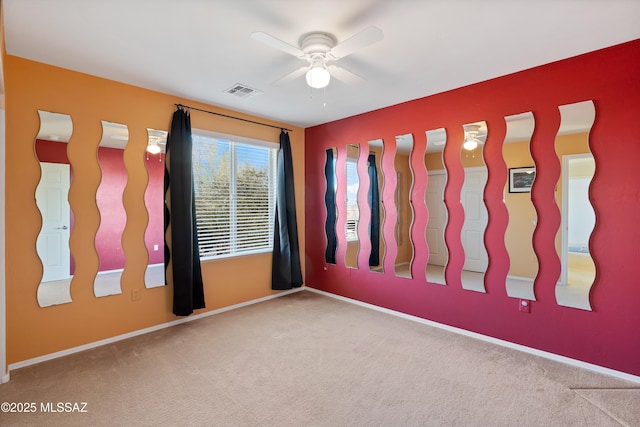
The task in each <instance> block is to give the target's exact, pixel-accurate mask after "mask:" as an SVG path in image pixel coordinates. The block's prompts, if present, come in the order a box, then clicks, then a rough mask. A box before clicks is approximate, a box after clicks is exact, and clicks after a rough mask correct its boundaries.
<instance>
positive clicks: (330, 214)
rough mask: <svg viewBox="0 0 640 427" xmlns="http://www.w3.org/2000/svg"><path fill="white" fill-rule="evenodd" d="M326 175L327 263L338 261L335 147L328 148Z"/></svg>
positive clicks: (325, 229)
mask: <svg viewBox="0 0 640 427" xmlns="http://www.w3.org/2000/svg"><path fill="white" fill-rule="evenodd" d="M324 176H325V179H326V180H327V192H326V193H325V195H324V204H325V206H326V208H327V221H326V222H325V224H324V231H325V234H326V235H327V248H326V249H325V251H324V260H325V262H326V263H327V264H335V263H336V250H337V248H338V236H336V165H335V162H334V161H333V149H331V148H329V149H327V163H325V165H324Z"/></svg>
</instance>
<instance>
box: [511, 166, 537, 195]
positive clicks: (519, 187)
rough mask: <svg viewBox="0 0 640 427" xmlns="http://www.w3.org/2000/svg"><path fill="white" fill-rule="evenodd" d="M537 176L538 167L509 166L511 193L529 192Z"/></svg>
mask: <svg viewBox="0 0 640 427" xmlns="http://www.w3.org/2000/svg"><path fill="white" fill-rule="evenodd" d="M535 178H536V168H535V167H533V166H527V167H523V168H509V193H529V192H531V186H532V185H533V180H534V179H535Z"/></svg>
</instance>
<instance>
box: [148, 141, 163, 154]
mask: <svg viewBox="0 0 640 427" xmlns="http://www.w3.org/2000/svg"><path fill="white" fill-rule="evenodd" d="M161 151H162V148H160V145H158V143H157V142H151V143H149V145H147V153H149V154H159V153H160V152H161Z"/></svg>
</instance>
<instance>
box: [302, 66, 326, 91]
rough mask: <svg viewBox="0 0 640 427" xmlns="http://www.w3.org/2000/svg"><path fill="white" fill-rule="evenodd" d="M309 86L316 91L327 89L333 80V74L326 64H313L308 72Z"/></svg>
mask: <svg viewBox="0 0 640 427" xmlns="http://www.w3.org/2000/svg"><path fill="white" fill-rule="evenodd" d="M306 78H307V84H308V85H309V86H311V87H312V88H314V89H322V88H323V87H327V85H328V84H329V81H330V80H331V74H329V71H328V70H327V67H325V66H324V64H313V65H312V66H311V67H310V68H309V70H308V71H307V75H306Z"/></svg>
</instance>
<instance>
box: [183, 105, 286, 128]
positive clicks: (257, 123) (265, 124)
mask: <svg viewBox="0 0 640 427" xmlns="http://www.w3.org/2000/svg"><path fill="white" fill-rule="evenodd" d="M174 105H175V106H176V107H178V108H188V109H190V110H196V111H201V112H203V113H208V114H214V115H216V116H221V117H226V118H228V119H234V120H240V121H243V122H247V123H253V124H254V125H260V126H267V127H270V128H274V129H280V130H286V131H288V132H293V130H292V129H287V128H285V127H282V126H274V125H269V124H267V123H260V122H256V121H253V120H249V119H243V118H241V117H235V116H229V115H227V114H222V113H216V112H215V111H208V110H201V109H200V108H195V107H189V106H188V105H184V104H174Z"/></svg>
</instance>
